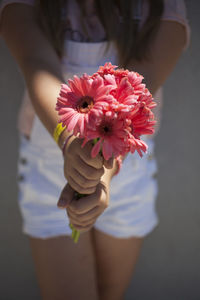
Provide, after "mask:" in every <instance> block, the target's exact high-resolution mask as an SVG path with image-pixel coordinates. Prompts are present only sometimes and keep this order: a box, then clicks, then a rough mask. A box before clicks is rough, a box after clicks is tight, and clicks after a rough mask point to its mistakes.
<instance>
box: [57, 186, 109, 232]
mask: <svg viewBox="0 0 200 300" xmlns="http://www.w3.org/2000/svg"><path fill="white" fill-rule="evenodd" d="M109 185H110V181H109V180H102V181H101V182H100V183H99V184H98V185H97V187H96V190H95V192H94V193H92V194H90V195H87V196H84V197H82V198H80V199H79V200H76V198H75V196H74V195H75V194H74V191H73V189H72V188H71V187H70V186H69V185H68V184H67V185H66V186H65V188H64V189H63V191H62V193H61V196H60V199H59V201H58V207H60V208H66V210H67V214H68V217H69V219H70V223H71V224H72V225H73V226H74V228H75V229H76V230H78V231H81V232H83V231H88V230H89V229H91V228H92V226H93V225H94V223H95V222H96V219H97V218H98V217H99V216H100V215H101V214H102V213H103V211H104V210H105V209H106V208H107V207H108V204H109Z"/></svg>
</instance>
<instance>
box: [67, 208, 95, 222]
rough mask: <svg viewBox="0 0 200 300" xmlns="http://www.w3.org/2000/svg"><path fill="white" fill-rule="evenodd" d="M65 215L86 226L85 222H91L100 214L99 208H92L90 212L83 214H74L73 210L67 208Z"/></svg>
mask: <svg viewBox="0 0 200 300" xmlns="http://www.w3.org/2000/svg"><path fill="white" fill-rule="evenodd" d="M67 213H68V215H69V217H70V218H71V219H73V220H74V221H77V222H78V223H80V224H87V222H90V221H92V220H93V219H96V218H97V217H98V216H99V214H100V213H101V208H100V206H96V207H94V208H92V209H91V210H90V211H88V212H87V213H84V214H76V213H75V212H74V211H73V210H71V209H70V207H69V206H68V208H67Z"/></svg>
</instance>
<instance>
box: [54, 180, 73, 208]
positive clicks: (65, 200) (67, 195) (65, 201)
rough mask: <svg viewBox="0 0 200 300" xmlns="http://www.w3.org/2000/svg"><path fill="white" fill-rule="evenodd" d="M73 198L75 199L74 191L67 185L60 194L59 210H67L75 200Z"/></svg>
mask: <svg viewBox="0 0 200 300" xmlns="http://www.w3.org/2000/svg"><path fill="white" fill-rule="evenodd" d="M73 198H74V190H73V189H72V188H71V186H70V185H69V184H68V183H67V184H66V185H65V186H64V188H63V190H62V192H61V194H60V197H59V200H58V203H57V206H58V207H59V208H66V207H67V206H68V205H69V204H70V202H71V201H72V200H73Z"/></svg>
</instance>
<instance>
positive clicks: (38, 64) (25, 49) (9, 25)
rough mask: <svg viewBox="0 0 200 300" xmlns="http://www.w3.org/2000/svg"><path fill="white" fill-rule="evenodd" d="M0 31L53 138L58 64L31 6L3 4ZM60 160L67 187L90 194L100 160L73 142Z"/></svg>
mask: <svg viewBox="0 0 200 300" xmlns="http://www.w3.org/2000/svg"><path fill="white" fill-rule="evenodd" d="M1 32H2V36H3V38H4V40H5V42H6V44H7V46H8V48H9V50H10V52H11V54H12V55H13V56H14V58H15V60H16V62H17V63H18V65H19V67H20V69H21V70H22V73H23V76H24V79H25V82H26V85H27V88H28V91H29V95H30V98H31V101H32V104H33V106H34V108H35V111H36V113H37V115H38V116H39V118H40V120H41V121H42V123H43V124H44V126H45V127H46V129H47V130H48V131H49V133H50V134H51V135H53V132H54V129H55V127H56V125H57V123H58V114H57V112H56V111H55V106H56V101H57V97H58V95H59V91H60V87H61V83H63V82H64V78H63V75H62V70H61V62H60V60H59V58H58V56H57V54H56V52H55V50H54V48H53V47H52V45H51V44H50V43H49V41H48V39H47V38H46V36H45V35H44V33H43V32H42V31H41V29H40V27H39V25H38V22H37V17H36V14H35V9H34V7H30V6H28V5H25V4H9V5H7V6H6V8H5V9H4V11H3V15H2V21H1ZM68 134H69V133H68V132H67V131H66V130H65V132H64V133H63V134H62V135H61V138H60V145H61V144H62V143H63V141H64V140H65V138H66V136H67V135H68ZM69 157H70V159H69ZM72 158H73V159H72ZM64 160H65V164H64V173H65V177H66V178H67V180H68V182H69V184H70V185H71V186H73V184H74V185H76V186H78V187H79V188H80V191H79V190H78V192H81V193H91V192H94V191H95V189H96V185H97V183H98V182H99V181H100V178H101V176H102V174H103V159H102V157H101V156H100V155H98V156H97V157H96V158H95V159H93V160H91V159H90V157H88V154H87V149H86V147H84V148H81V143H80V142H78V141H76V140H74V141H73V142H71V146H70V147H69V151H65V156H64ZM66 162H67V163H66Z"/></svg>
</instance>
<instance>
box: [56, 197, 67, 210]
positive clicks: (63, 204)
mask: <svg viewBox="0 0 200 300" xmlns="http://www.w3.org/2000/svg"><path fill="white" fill-rule="evenodd" d="M57 206H58V207H59V208H65V207H66V203H65V199H64V198H60V199H59V200H58V203H57Z"/></svg>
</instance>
